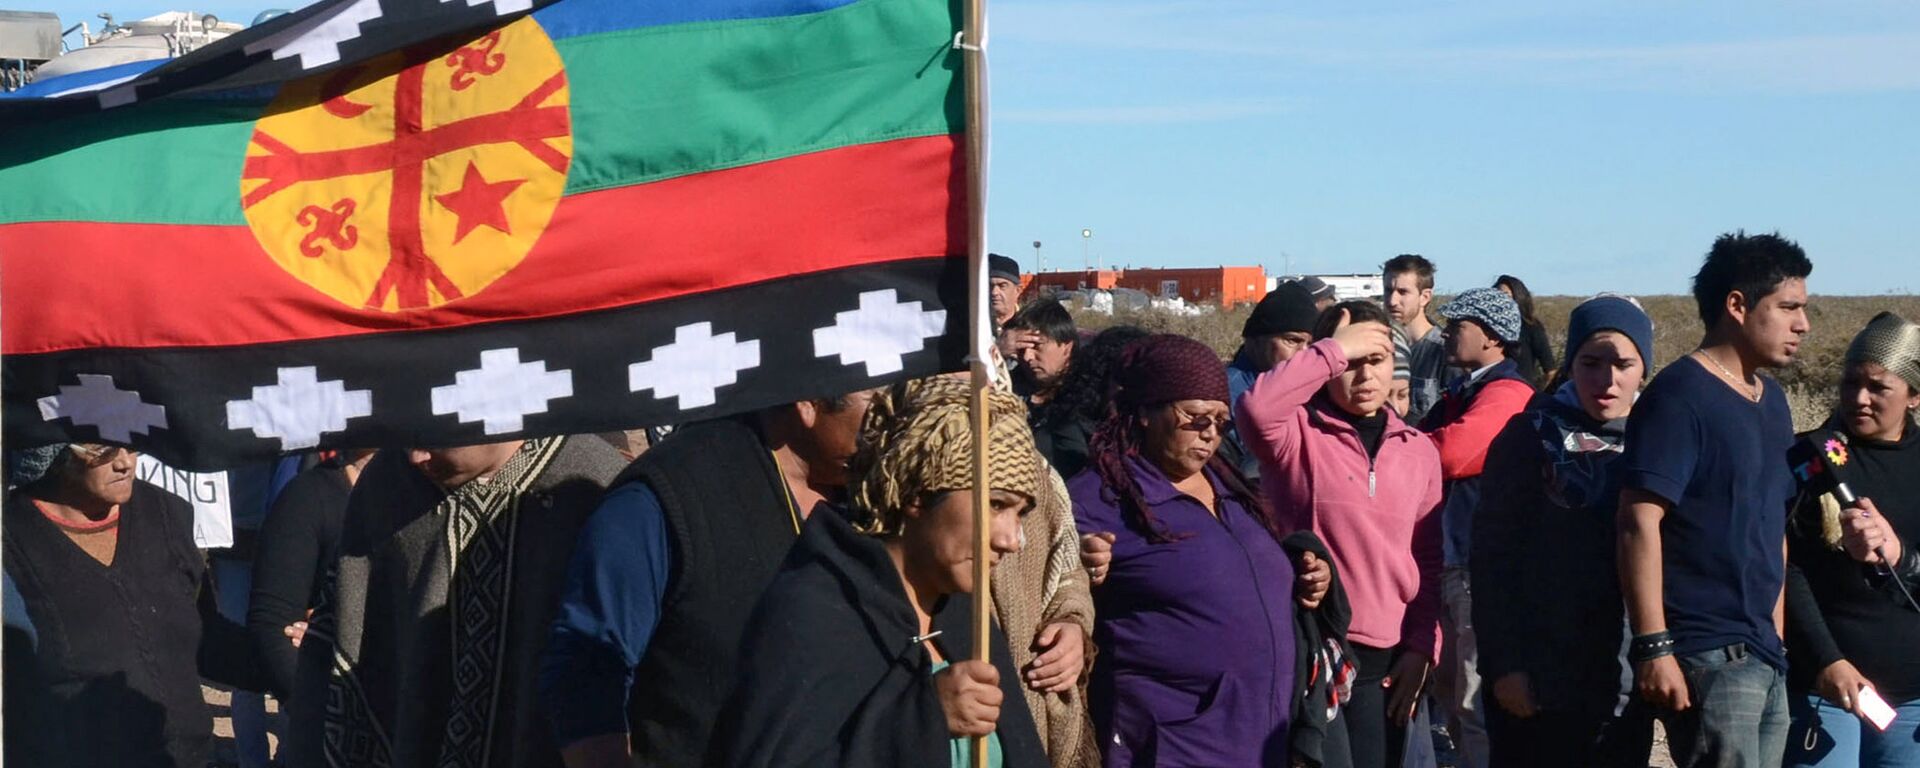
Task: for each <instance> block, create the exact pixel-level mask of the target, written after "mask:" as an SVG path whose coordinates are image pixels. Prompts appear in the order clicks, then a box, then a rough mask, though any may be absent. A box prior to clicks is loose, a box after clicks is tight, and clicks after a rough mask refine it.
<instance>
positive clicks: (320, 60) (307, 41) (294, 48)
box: [242, 0, 383, 69]
mask: <svg viewBox="0 0 1920 768" xmlns="http://www.w3.org/2000/svg"><path fill="white" fill-rule="evenodd" d="M382 13H383V12H382V11H381V10H380V0H352V1H351V2H348V3H344V4H342V5H339V6H337V7H334V8H330V9H328V10H327V11H326V12H324V13H321V14H320V15H318V16H314V17H313V18H310V19H307V20H305V21H302V22H300V23H298V24H295V25H293V26H291V27H287V28H286V29H283V30H281V31H280V32H279V33H277V34H274V35H271V36H269V37H266V38H263V39H260V40H256V41H254V42H253V44H251V45H248V46H247V47H246V48H244V49H242V50H244V51H245V52H246V54H247V55H248V56H252V55H254V54H256V53H259V52H261V51H268V50H271V51H273V58H275V59H284V58H287V57H289V56H299V57H300V68H301V69H313V68H314V67H318V66H322V65H326V64H332V63H334V62H336V61H339V60H340V44H341V43H344V42H346V41H348V40H352V39H354V38H356V37H359V36H360V25H361V24H365V23H367V22H369V21H373V20H374V19H377V18H380V16H381V15H382Z"/></svg>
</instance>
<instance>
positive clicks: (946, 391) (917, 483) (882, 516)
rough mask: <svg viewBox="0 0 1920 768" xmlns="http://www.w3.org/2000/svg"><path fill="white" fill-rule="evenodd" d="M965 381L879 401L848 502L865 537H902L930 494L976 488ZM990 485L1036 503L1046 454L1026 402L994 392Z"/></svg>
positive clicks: (919, 382) (931, 382)
mask: <svg viewBox="0 0 1920 768" xmlns="http://www.w3.org/2000/svg"><path fill="white" fill-rule="evenodd" d="M972 394H973V386H972V384H970V383H969V382H968V381H967V380H966V379H964V378H956V377H950V376H934V377H930V378H925V379H915V380H913V381H908V382H904V383H902V384H899V385H895V386H894V387H891V388H889V389H888V390H887V391H886V392H885V393H883V394H882V395H880V396H878V397H875V398H874V400H873V407H872V408H871V409H869V410H868V411H867V418H866V421H865V422H863V423H862V424H861V428H860V448H859V450H858V451H856V452H855V453H854V456H853V460H852V462H851V469H852V473H853V481H852V483H851V484H850V485H849V487H848V489H847V490H848V497H849V501H850V502H851V504H852V506H853V510H854V513H855V514H854V517H855V519H856V522H855V524H854V527H855V528H857V529H859V530H860V531H861V532H862V533H868V534H874V535H881V536H890V535H893V534H896V533H899V532H900V524H901V521H902V520H903V519H904V517H905V513H906V510H907V508H908V507H910V506H912V505H913V504H914V503H915V502H919V501H921V500H922V499H923V498H924V497H925V496H926V495H927V494H932V493H938V492H941V491H952V490H961V489H967V488H972V487H973V434H972V429H971V419H969V418H968V406H969V403H970V398H971V397H972ZM987 423H988V425H989V426H988V429H987V482H988V485H989V486H990V487H991V488H992V489H993V490H999V491H1012V492H1014V493H1019V494H1024V495H1025V496H1026V497H1027V498H1030V499H1031V498H1033V497H1034V496H1035V495H1036V493H1037V492H1038V490H1039V485H1040V480H1039V453H1038V452H1036V451H1035V450H1034V447H1033V431H1032V430H1031V429H1029V428H1028V427H1027V409H1026V406H1025V405H1023V404H1021V402H1020V399H1019V398H1017V397H1014V396H1013V395H1011V394H1009V393H1006V392H1001V391H998V390H992V389H989V390H988V391H987Z"/></svg>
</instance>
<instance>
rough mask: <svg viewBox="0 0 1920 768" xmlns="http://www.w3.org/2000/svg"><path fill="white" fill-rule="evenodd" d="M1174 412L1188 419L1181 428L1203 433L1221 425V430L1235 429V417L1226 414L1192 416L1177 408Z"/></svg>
mask: <svg viewBox="0 0 1920 768" xmlns="http://www.w3.org/2000/svg"><path fill="white" fill-rule="evenodd" d="M1174 413H1177V414H1180V417H1181V418H1183V419H1186V420H1187V421H1186V423H1185V424H1181V425H1180V428H1181V429H1185V430H1191V431H1194V432H1203V433H1204V432H1206V431H1207V430H1209V429H1213V428H1214V427H1219V428H1220V431H1221V432H1226V431H1227V430H1230V429H1233V419H1231V418H1228V417H1226V416H1218V417H1216V416H1192V415H1188V414H1187V412H1185V411H1182V410H1179V409H1177V408H1176V409H1174Z"/></svg>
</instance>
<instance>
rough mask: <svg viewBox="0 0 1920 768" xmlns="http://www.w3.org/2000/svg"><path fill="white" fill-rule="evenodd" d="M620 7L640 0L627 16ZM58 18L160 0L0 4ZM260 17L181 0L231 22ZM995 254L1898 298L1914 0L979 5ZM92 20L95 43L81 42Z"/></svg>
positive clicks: (1911, 189)
mask: <svg viewBox="0 0 1920 768" xmlns="http://www.w3.org/2000/svg"><path fill="white" fill-rule="evenodd" d="M636 1H639V0H636ZM11 5H12V6H13V7H19V8H24V9H30V10H52V11H57V12H59V13H60V14H61V16H62V18H63V20H65V21H66V22H67V23H69V24H71V23H72V22H73V21H75V20H78V19H80V18H89V19H90V18H91V17H92V14H93V13H95V12H98V11H102V10H110V11H114V12H115V13H117V14H119V15H120V16H121V18H138V17H140V16H144V15H150V14H152V13H155V12H158V11H162V10H169V9H174V8H179V6H170V5H163V4H159V3H156V2H154V0H136V1H135V2H130V3H128V4H126V5H121V6H110V5H96V4H94V3H93V2H87V1H84V0H14V2H13V3H12V4H11ZM265 7H268V6H266V5H252V4H243V3H234V2H231V0H221V2H219V3H212V4H206V5H203V6H199V7H197V8H195V10H203V11H208V12H212V13H216V14H219V15H221V16H222V17H223V18H227V19H231V20H236V21H243V22H244V21H246V20H248V19H251V18H252V16H253V15H254V13H256V12H258V11H259V10H262V9H263V8H265ZM989 12H990V13H991V15H992V29H991V32H992V35H991V37H990V39H989V48H990V51H991V57H992V97H993V110H994V111H993V124H992V126H993V136H992V138H993V166H992V173H993V177H992V183H993V188H992V197H991V199H990V210H991V217H992V218H991V221H990V228H991V245H992V246H993V248H994V249H995V250H997V251H1000V252H1003V253H1007V254H1008V255H1012V256H1015V257H1016V258H1019V259H1020V260H1021V262H1022V264H1023V265H1024V266H1026V267H1027V268H1029V269H1031V268H1033V266H1034V264H1033V248H1032V245H1031V243H1032V241H1034V240H1040V241H1042V242H1043V248H1042V251H1043V253H1044V254H1045V256H1046V259H1047V262H1048V264H1049V266H1050V267H1052V266H1067V267H1072V268H1078V266H1079V264H1080V263H1081V245H1082V244H1081V242H1080V239H1081V238H1080V230H1081V229H1082V228H1083V227H1087V228H1091V229H1093V231H1094V238H1093V240H1092V241H1091V246H1092V247H1091V250H1092V252H1093V254H1094V256H1095V258H1096V259H1097V260H1099V261H1100V262H1102V263H1105V264H1119V265H1129V264H1130V265H1133V266H1195V265H1213V264H1262V265H1265V266H1266V267H1267V268H1268V269H1269V270H1270V271H1280V270H1283V269H1285V267H1286V265H1287V264H1289V263H1290V264H1291V265H1292V267H1293V269H1294V270H1295V271H1304V272H1347V271H1365V270H1370V269H1372V268H1375V267H1377V265H1378V264H1379V263H1380V262H1381V261H1382V260H1384V259H1385V258H1387V257H1389V256H1392V255H1393V254H1396V253H1401V252H1408V251H1412V252H1418V253H1424V254H1426V255H1428V256H1429V257H1430V258H1433V259H1434V260H1435V261H1436V262H1438V263H1439V265H1440V284H1441V288H1442V290H1457V289H1460V288H1464V287H1470V286H1473V285H1484V284H1488V283H1490V282H1491V281H1492V279H1493V278H1494V277H1495V276H1496V275H1498V274H1500V273H1502V272H1511V273H1514V274H1517V275H1519V276H1520V277H1522V278H1523V279H1525V280H1527V281H1528V283H1529V284H1530V285H1532V286H1533V288H1534V290H1535V292H1537V293H1576V294H1582V293H1591V292H1595V291H1600V290H1619V291H1629V292H1635V293H1679V292H1683V291H1685V290H1686V284H1687V278H1688V277H1689V276H1690V275H1691V274H1692V272H1693V270H1694V268H1695V267H1696V266H1697V265H1698V262H1699V258H1700V256H1701V255H1702V254H1703V253H1704V252H1705V250H1706V248H1707V246H1708V245H1709V244H1710V243H1711V242H1712V240H1713V238H1714V236H1715V235H1717V234H1718V233H1720V232H1723V231H1728V230H1732V229H1735V228H1745V229H1747V230H1749V231H1772V230H1775V229H1778V230H1779V231H1781V232H1782V233H1783V234H1785V235H1787V236H1789V237H1792V238H1794V239H1797V240H1799V241H1800V243H1801V244H1802V245H1803V246H1805V247H1806V249H1807V251H1808V253H1809V255H1811V256H1812V257H1813V259H1814V262H1815V265H1816V269H1815V272H1814V277H1813V280H1812V288H1813V290H1814V291H1815V292H1816V293H1827V294H1872V293H1887V292H1900V293H1908V292H1914V291H1920V3H1913V2H1910V1H1909V0H1885V1H1881V2H1835V3H1815V2H1810V1H1809V2H1721V1H1716V2H1688V3H1673V2H1670V1H1668V2H1642V1H1640V0H1624V1H1618V2H1552V3H1542V2H1537V0H1536V1H1533V2H1518V1H1517V0H1516V1H1509V0H1485V1H1482V2H1473V3H1458V2H1417V3H1416V2H1408V3H1383V2H1365V1H1359V2H1341V3H1298V2H1280V1H1279V0H1170V1H1164V0H1163V1H1159V2H1138V1H1136V0H992V1H991V2H990V4H989ZM96 26H97V25H96Z"/></svg>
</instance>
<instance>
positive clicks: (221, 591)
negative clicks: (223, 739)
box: [211, 557, 271, 768]
mask: <svg viewBox="0 0 1920 768" xmlns="http://www.w3.org/2000/svg"><path fill="white" fill-rule="evenodd" d="M211 561H212V568H213V578H214V598H215V602H216V604H217V607H218V608H219V609H220V615H222V616H225V617H227V618H228V619H231V620H233V621H234V622H235V623H237V624H239V625H240V626H243V627H244V626H246V624H247V602H248V598H249V597H250V596H251V594H252V591H253V564H252V563H249V562H247V561H245V560H233V559H229V558H224V557H214V558H211ZM228 711H229V714H230V715H231V716H232V717H233V749H234V756H235V758H236V759H238V760H239V762H240V768H265V766H267V765H270V764H271V763H270V762H269V760H268V752H269V748H268V744H267V730H268V723H267V700H266V697H265V696H264V695H262V694H258V693H254V692H252V691H242V690H237V689H236V690H235V691H234V692H233V700H232V703H231V704H230V705H229V710H228Z"/></svg>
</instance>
